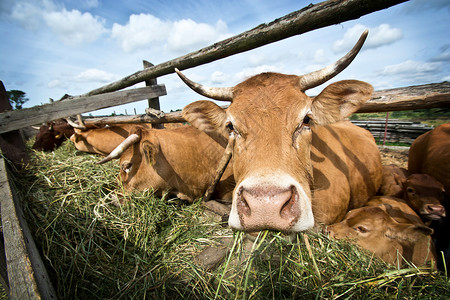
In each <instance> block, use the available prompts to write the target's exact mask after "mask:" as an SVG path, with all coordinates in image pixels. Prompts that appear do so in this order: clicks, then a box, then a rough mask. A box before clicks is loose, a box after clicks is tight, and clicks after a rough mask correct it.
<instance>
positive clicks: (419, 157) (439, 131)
mask: <svg viewBox="0 0 450 300" xmlns="http://www.w3.org/2000/svg"><path fill="white" fill-rule="evenodd" d="M449 149H450V123H447V124H442V125H439V126H438V127H436V128H435V129H433V130H431V131H428V132H426V133H424V134H422V135H421V136H419V137H418V138H417V139H416V140H415V141H414V142H413V143H412V145H411V147H410V148H409V157H408V170H409V172H411V173H425V174H428V175H430V176H433V177H434V178H436V180H438V181H439V182H440V183H442V184H443V185H444V188H445V191H446V194H447V197H449V198H450V176H449V174H450V151H449Z"/></svg>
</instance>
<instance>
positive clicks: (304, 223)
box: [176, 32, 381, 232]
mask: <svg viewBox="0 0 450 300" xmlns="http://www.w3.org/2000/svg"><path fill="white" fill-rule="evenodd" d="M366 36H367V32H364V33H363V35H362V36H361V38H360V40H359V41H358V43H357V44H356V46H355V47H354V48H353V49H352V50H351V51H350V52H349V53H348V54H347V55H345V56H344V57H343V58H341V59H340V60H339V61H338V62H336V63H335V64H333V65H331V66H328V67H326V68H324V69H322V70H319V71H316V72H312V73H309V74H307V75H303V76H296V75H284V74H278V73H263V74H259V75H256V76H253V77H251V78H249V79H247V80H245V81H244V82H242V83H240V84H238V85H236V86H235V87H232V88H211V87H204V86H202V85H200V84H198V83H195V82H192V81H191V80H189V79H188V78H186V77H185V76H184V75H183V74H182V73H181V72H179V71H178V70H176V72H177V73H178V75H179V76H180V77H181V79H182V80H183V81H184V82H185V83H186V84H187V85H188V86H189V87H190V88H192V89H193V90H194V91H196V92H198V93H200V94H202V95H204V96H206V97H209V98H212V99H216V100H223V101H230V102H231V104H230V106H229V107H228V108H227V109H226V110H225V109H222V108H221V107H219V106H218V105H216V104H215V103H213V102H210V101H198V102H194V103H192V104H190V105H188V106H186V107H185V108H184V109H183V116H184V118H185V119H186V120H188V121H189V122H190V123H191V124H192V125H193V126H195V127H197V128H199V129H201V130H204V131H205V132H216V133H219V134H221V135H225V136H226V135H234V137H235V144H234V148H233V169H234V170H233V171H234V177H235V179H236V188H235V190H234V192H233V203H232V208H231V212H230V218H229V225H230V226H231V227H232V228H235V229H239V230H245V231H258V230H262V229H273V230H280V231H284V232H298V231H303V230H306V229H308V228H311V227H313V226H314V223H315V222H316V223H325V224H330V223H332V222H335V221H337V220H339V219H340V218H342V217H343V216H344V215H345V212H346V211H347V209H348V208H349V207H359V206H362V205H363V204H364V203H365V201H367V198H368V197H370V196H372V195H374V194H375V192H376V191H377V190H378V188H379V184H380V181H381V163H379V160H378V161H377V160H375V162H369V161H367V160H366V155H367V153H366V152H368V151H370V150H366V149H369V148H371V147H372V146H373V145H375V143H374V141H373V138H372V139H370V140H365V141H358V142H356V141H355V142H353V141H352V140H351V134H349V132H351V130H350V131H346V132H342V133H338V132H339V131H337V130H336V131H334V130H330V131H329V133H328V134H327V135H326V136H324V137H322V136H321V134H322V132H326V131H327V129H325V128H324V129H320V125H328V124H332V123H335V122H338V121H340V120H342V119H344V118H345V117H347V116H349V115H350V114H351V113H353V112H355V111H356V110H357V109H358V108H359V106H360V105H361V104H362V103H364V102H365V101H367V100H368V99H370V97H371V95H372V92H373V87H372V86H371V85H370V84H368V83H365V82H361V81H357V80H345V81H339V82H336V83H333V84H331V85H329V86H328V87H326V88H325V89H324V90H323V91H322V93H320V94H319V95H318V96H316V97H315V98H314V99H312V98H310V97H308V96H307V95H306V94H305V91H306V90H308V89H310V88H313V87H316V86H318V85H320V84H322V83H324V82H326V81H327V80H329V79H330V78H332V77H333V76H335V75H337V74H338V73H339V72H341V71H342V70H343V69H344V68H345V67H346V66H348V65H349V64H350V62H351V61H352V60H353V58H354V57H355V56H356V54H357V53H358V51H359V49H360V48H361V47H362V44H363V43H364V40H365V38H366ZM316 126H317V127H316ZM312 128H315V129H312ZM315 130H316V131H315ZM314 132H316V134H314ZM330 137H332V140H330V139H329V138H330ZM314 140H316V142H313V143H315V144H313V145H312V146H311V142H312V141H314ZM314 147H316V148H317V152H319V153H320V155H315V152H314ZM311 148H313V150H312V151H311ZM376 153H378V150H376ZM342 155H344V156H346V157H345V158H344V157H342ZM368 156H369V157H372V155H371V154H369V155H368ZM315 159H316V160H317V161H321V162H322V163H323V165H328V166H332V167H333V169H331V170H330V168H323V169H320V170H318V171H317V172H313V168H312V163H311V160H315ZM378 159H379V154H378ZM349 161H351V162H352V163H353V166H351V165H348V162H349ZM377 162H378V163H379V164H377ZM366 163H367V164H368V166H366ZM313 176H317V177H319V176H320V177H321V178H320V179H319V180H320V181H321V183H322V184H321V185H323V187H322V188H323V189H327V190H329V191H330V192H329V193H327V192H326V191H324V192H322V193H321V194H322V195H321V196H320V197H316V196H315V195H317V194H319V191H317V193H316V191H314V186H313V185H314V184H313V183H314V182H315V181H314V180H313ZM337 178H339V182H341V181H340V180H342V179H343V178H344V179H346V180H348V182H347V183H346V184H345V188H344V190H343V191H340V193H339V194H338V195H335V194H333V192H332V191H337V190H339V189H338V187H337V186H335V181H336V179H337ZM353 180H355V181H354V182H353ZM349 186H353V187H358V188H357V189H356V190H351V189H350V188H349ZM313 192H314V193H315V194H314V198H313ZM354 194H355V195H354ZM311 199H312V200H311ZM313 212H314V214H315V216H313Z"/></svg>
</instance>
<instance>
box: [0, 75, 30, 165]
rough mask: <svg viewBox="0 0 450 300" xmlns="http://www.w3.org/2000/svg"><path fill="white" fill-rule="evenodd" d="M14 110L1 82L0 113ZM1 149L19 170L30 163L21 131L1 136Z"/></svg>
mask: <svg viewBox="0 0 450 300" xmlns="http://www.w3.org/2000/svg"><path fill="white" fill-rule="evenodd" d="M9 110H12V107H11V104H10V103H9V98H8V95H7V94H6V89H5V86H4V85H3V82H2V81H0V112H4V111H9ZM0 148H1V152H2V153H3V155H4V156H5V157H6V158H7V159H8V160H9V161H11V162H12V163H13V164H14V166H15V167H16V168H18V169H22V167H23V166H25V165H27V164H28V162H29V159H28V154H27V152H26V150H25V144H24V142H23V140H22V136H21V135H20V132H19V130H13V131H10V132H5V133H2V134H0Z"/></svg>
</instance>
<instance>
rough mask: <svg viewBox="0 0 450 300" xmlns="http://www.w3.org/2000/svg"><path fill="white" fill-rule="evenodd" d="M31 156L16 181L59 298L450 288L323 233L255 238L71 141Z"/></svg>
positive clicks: (440, 279)
mask: <svg viewBox="0 0 450 300" xmlns="http://www.w3.org/2000/svg"><path fill="white" fill-rule="evenodd" d="M30 156H31V159H32V161H33V164H32V165H30V166H29V167H28V168H27V170H26V171H25V172H23V173H20V174H17V176H16V178H15V180H14V181H15V185H16V187H17V190H18V191H19V193H20V195H21V196H22V198H23V199H24V200H25V213H26V215H27V219H28V221H29V224H30V227H31V228H32V230H33V232H34V238H35V241H36V242H37V244H38V247H39V248H40V251H41V254H42V257H43V259H44V261H45V264H46V267H47V269H48V270H49V273H50V276H51V278H52V281H53V284H54V286H55V288H56V290H57V293H58V298H61V299H143V298H152V299H166V298H169V299H237V298H242V299H267V298H273V299H284V298H306V299H312V298H325V299H330V298H333V299H336V298H371V299H398V298H408V299H409V298H414V297H418V298H427V299H429V298H433V299H438V298H445V297H444V296H443V295H445V294H446V293H448V290H449V283H448V279H446V278H445V277H444V276H442V275H441V274H440V273H438V272H430V271H429V270H428V269H427V268H416V267H414V266H407V268H406V269H398V268H396V267H394V266H388V265H386V264H385V263H383V262H382V261H380V260H378V259H376V258H374V257H372V255H370V254H368V253H366V252H364V251H361V250H359V249H358V248H357V247H355V246H353V245H351V244H349V243H347V242H336V241H334V240H330V239H329V238H328V237H327V236H325V235H322V234H320V233H314V232H308V233H307V234H299V235H296V236H294V238H293V240H292V241H287V240H286V239H285V238H284V237H282V236H281V235H279V234H277V233H271V232H267V231H265V232H262V233H261V234H260V235H259V236H258V238H257V239H256V241H255V242H254V243H253V242H250V243H249V242H248V239H247V238H246V237H245V236H244V235H243V234H242V233H240V232H235V233H233V232H232V231H231V230H230V229H229V228H227V227H223V226H221V224H220V222H218V221H217V219H213V218H211V217H210V215H209V214H207V213H206V212H205V210H204V208H203V207H202V206H201V204H200V203H194V204H193V205H186V204H185V203H183V202H181V201H180V200H178V199H168V198H163V199H158V198H156V197H154V196H153V195H152V193H151V192H141V193H133V194H127V193H125V192H124V191H123V189H122V188H121V187H120V183H119V182H118V181H117V173H118V166H117V162H115V161H113V162H109V163H107V164H105V165H101V166H99V165H96V164H95V162H96V161H97V160H98V157H97V156H95V155H90V154H86V153H81V152H78V151H76V150H75V148H74V147H73V145H72V144H71V143H64V144H63V146H62V147H61V148H59V149H57V150H56V151H55V152H52V153H43V152H32V151H31V150H30ZM118 200H121V201H122V202H123V204H122V205H117V203H118ZM224 238H228V241H230V245H229V247H228V248H227V247H225V250H226V251H225V252H223V251H222V252H221V251H219V252H221V253H222V255H224V256H223V258H222V260H220V261H219V262H217V264H216V265H215V266H214V267H207V268H206V267H204V266H202V264H201V263H199V262H198V259H197V258H198V257H199V254H200V253H202V251H204V250H205V249H209V248H211V249H214V248H216V249H217V248H224V247H223V245H221V243H222V242H223V241H224Z"/></svg>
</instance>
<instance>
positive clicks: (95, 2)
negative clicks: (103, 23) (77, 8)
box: [84, 0, 100, 8]
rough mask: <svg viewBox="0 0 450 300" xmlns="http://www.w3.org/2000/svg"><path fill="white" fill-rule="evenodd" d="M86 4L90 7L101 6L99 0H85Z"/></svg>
mask: <svg viewBox="0 0 450 300" xmlns="http://www.w3.org/2000/svg"><path fill="white" fill-rule="evenodd" d="M84 4H85V5H86V7H88V8H93V7H98V6H99V4H100V3H99V0H85V1H84Z"/></svg>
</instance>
